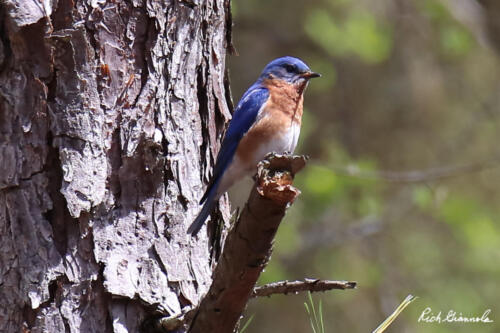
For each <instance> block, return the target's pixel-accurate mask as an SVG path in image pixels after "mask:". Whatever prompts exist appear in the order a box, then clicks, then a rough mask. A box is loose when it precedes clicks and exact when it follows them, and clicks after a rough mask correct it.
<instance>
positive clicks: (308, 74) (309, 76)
mask: <svg viewBox="0 0 500 333" xmlns="http://www.w3.org/2000/svg"><path fill="white" fill-rule="evenodd" d="M300 76H301V77H303V78H305V79H308V80H309V79H312V78H315V77H320V76H321V74H319V73H315V72H311V71H309V72H305V73H302V74H300Z"/></svg>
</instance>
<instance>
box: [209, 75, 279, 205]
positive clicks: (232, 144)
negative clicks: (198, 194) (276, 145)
mask: <svg viewBox="0 0 500 333" xmlns="http://www.w3.org/2000/svg"><path fill="white" fill-rule="evenodd" d="M268 98H269V90H267V88H265V87H264V86H263V85H262V84H261V83H260V80H259V81H257V82H256V83H254V84H253V85H252V86H251V87H250V88H249V89H248V90H247V91H246V92H245V94H243V97H242V98H241V100H240V102H239V103H238V105H237V106H236V109H235V111H234V115H233V119H231V122H230V123H229V127H228V129H227V131H226V134H225V137H224V140H223V141H222V146H221V149H220V151H219V154H218V156H217V162H216V164H215V168H214V174H213V176H212V181H211V182H210V184H209V185H208V187H207V190H206V191H205V194H204V195H203V197H202V198H201V200H200V203H203V202H204V201H205V200H206V199H207V198H208V197H209V196H210V195H211V193H210V192H211V191H212V190H213V191H212V192H215V191H216V189H215V188H216V187H217V184H218V182H219V181H220V178H221V177H222V175H223V174H224V171H226V169H227V168H228V166H229V164H230V163H231V161H232V159H233V158H234V155H235V153H236V148H237V147H238V144H239V142H240V141H241V138H242V137H243V135H244V134H245V133H246V132H247V131H248V130H249V129H250V127H252V125H253V123H254V122H255V119H256V118H257V114H258V113H259V110H260V108H261V107H262V105H263V104H264V103H265V102H266V101H267V99H268ZM214 194H215V193H214Z"/></svg>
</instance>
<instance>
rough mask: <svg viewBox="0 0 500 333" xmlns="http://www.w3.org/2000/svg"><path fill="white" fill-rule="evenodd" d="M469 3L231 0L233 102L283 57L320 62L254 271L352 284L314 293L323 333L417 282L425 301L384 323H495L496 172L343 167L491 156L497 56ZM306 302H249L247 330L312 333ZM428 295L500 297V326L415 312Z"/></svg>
mask: <svg viewBox="0 0 500 333" xmlns="http://www.w3.org/2000/svg"><path fill="white" fill-rule="evenodd" d="M465 2H467V1H465ZM470 2H471V3H473V4H476V5H477V6H479V5H478V3H476V2H474V1H470ZM460 3H462V4H463V3H464V2H463V1H461V2H458V1H445V0H443V1H440V0H400V1H389V0H383V1H382V0H381V1H370V0H359V1H355V0H311V1H285V0H281V1H280V0H253V1H249V0H233V1H232V6H233V15H234V21H235V26H234V31H233V32H234V42H235V46H236V48H237V50H238V51H239V54H240V55H239V56H238V57H230V58H229V65H230V69H231V74H232V75H231V79H232V87H233V95H234V98H235V99H238V98H239V97H240V96H241V95H242V93H243V92H244V90H245V89H246V88H247V87H248V86H249V85H250V84H251V83H252V82H253V81H254V80H255V78H256V77H257V76H258V75H259V73H260V71H261V70H262V68H263V67H264V66H265V64H266V63H267V62H268V61H270V60H272V59H273V58H276V57H279V56H283V55H293V56H297V57H300V58H302V59H304V60H305V61H306V62H307V63H308V64H309V65H310V67H311V68H312V69H313V70H315V71H318V72H321V73H322V74H323V77H322V78H320V79H315V80H314V81H312V82H311V84H310V86H309V88H308V91H307V92H306V97H305V108H306V112H305V115H304V121H303V129H302V134H301V139H300V146H299V148H298V153H304V154H308V155H310V156H311V161H310V163H309V164H308V166H307V167H306V169H305V170H304V171H303V172H302V173H300V174H299V175H298V177H297V179H296V185H297V187H299V188H300V189H301V190H302V195H301V196H300V198H299V200H298V201H297V202H296V203H295V204H294V205H293V207H292V208H291V209H290V210H289V213H288V214H287V217H286V219H285V220H284V222H283V224H282V226H281V227H280V230H279V234H278V236H277V241H276V246H275V251H274V255H273V257H272V260H271V263H270V265H269V266H268V268H267V270H266V272H265V273H264V274H263V276H262V278H261V281H260V282H261V283H266V282H272V281H277V280H283V279H300V278H304V277H311V278H313V277H314V278H323V279H339V280H355V281H358V289H357V290H351V291H333V292H328V293H325V294H322V295H321V296H316V297H321V298H322V300H323V314H324V320H325V327H326V331H327V332H371V331H372V330H373V329H374V328H375V327H376V326H377V325H378V324H379V323H380V322H382V321H383V319H384V318H385V317H386V316H387V315H389V314H390V313H391V312H392V311H393V309H394V308H395V307H396V306H397V305H398V304H399V303H400V302H401V301H402V300H403V299H404V298H405V297H406V295H408V294H414V295H417V296H418V297H419V299H417V300H416V301H415V302H414V303H412V304H411V305H410V306H409V307H408V308H407V309H406V310H405V312H404V313H403V314H402V315H401V316H400V317H399V318H398V319H397V320H396V322H395V323H394V324H393V325H392V326H391V328H390V329H389V330H388V332H426V333H427V332H428V333H437V332H439V333H446V332H481V333H487V332H499V331H500V324H499V323H500V300H499V296H500V283H499V282H500V265H499V263H500V219H499V210H500V209H499V203H500V186H499V185H500V168H498V167H496V164H494V163H493V164H492V165H490V167H488V168H484V170H482V171H480V172H467V171H464V172H461V173H458V174H457V175H455V177H450V178H446V179H439V180H429V181H422V182H416V183H400V182H388V181H387V180H384V179H377V178H375V179H371V178H366V177H357V176H347V175H346V171H351V172H354V173H355V174H361V175H362V174H364V173H366V172H369V173H373V172H376V171H394V172H398V171H409V170H427V169H433V168H439V167H447V166H456V165H469V164H476V163H479V164H481V163H483V162H485V161H490V160H494V159H497V160H498V157H499V149H498V144H499V141H500V134H499V129H500V128H499V126H500V53H499V52H498V51H497V52H496V51H495V46H494V45H492V44H491V41H490V40H489V39H488V35H487V34H486V32H485V31H484V30H485V29H486V28H487V27H486V26H485V24H484V22H481V21H480V20H479V21H477V18H476V21H471V22H469V21H470V20H469V21H467V20H464V19H462V18H461V16H460V15H457V13H460V11H459V9H461V8H460V6H461V4H460ZM457 6H458V7H457ZM457 9H458V10H457ZM466 9H467V8H466ZM466 13H467V11H466ZM498 20H499V21H500V16H499V17H498ZM469 23H470V24H469ZM499 50H500V48H499ZM479 168H481V166H480V167H479ZM238 191H239V192H241V193H244V194H238V193H236V194H234V195H235V196H236V197H237V196H238V195H242V196H246V195H247V191H246V189H243V190H242V189H241V188H239V189H237V192H238ZM304 300H305V296H304V295H298V296H275V297H272V298H269V299H257V300H253V301H252V302H251V304H250V306H249V308H248V310H247V314H255V318H254V320H253V322H252V323H251V325H250V326H249V327H248V328H247V330H246V332H309V331H310V327H309V319H308V317H307V314H306V313H305V311H304V308H303V302H304ZM426 307H431V308H432V310H433V312H435V313H437V312H439V311H442V312H443V316H444V315H445V313H446V312H448V311H449V310H455V311H457V312H458V313H460V312H461V313H463V314H464V315H479V316H480V315H481V314H482V313H483V312H484V311H485V310H487V309H491V310H492V312H491V314H490V318H491V319H493V320H494V321H495V322H494V323H492V324H449V323H442V324H426V323H419V322H418V317H419V316H420V313H421V312H422V311H423V310H424V309H425V308H426Z"/></svg>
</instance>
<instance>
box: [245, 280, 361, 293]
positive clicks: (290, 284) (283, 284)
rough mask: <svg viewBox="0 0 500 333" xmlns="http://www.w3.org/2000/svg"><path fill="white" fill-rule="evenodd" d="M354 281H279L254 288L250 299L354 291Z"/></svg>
mask: <svg viewBox="0 0 500 333" xmlns="http://www.w3.org/2000/svg"><path fill="white" fill-rule="evenodd" d="M356 284H357V283H356V282H354V281H330V280H318V279H304V281H280V282H274V283H269V284H265V285H263V286H260V287H256V288H255V289H254V290H253V293H252V297H261V296H271V295H274V294H285V295H286V294H289V293H298V292H301V291H310V292H318V291H327V290H332V289H341V290H345V289H354V288H356Z"/></svg>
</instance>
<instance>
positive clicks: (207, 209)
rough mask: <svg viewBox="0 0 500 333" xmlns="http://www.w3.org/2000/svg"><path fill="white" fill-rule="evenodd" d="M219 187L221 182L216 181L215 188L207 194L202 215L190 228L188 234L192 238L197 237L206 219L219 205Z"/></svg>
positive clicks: (212, 187) (200, 214) (199, 215)
mask: <svg viewBox="0 0 500 333" xmlns="http://www.w3.org/2000/svg"><path fill="white" fill-rule="evenodd" d="M218 185H219V181H216V182H215V183H214V184H213V186H211V188H210V189H209V190H208V191H207V193H205V195H204V196H203V197H204V200H205V199H206V201H205V204H204V205H203V208H202V209H201V211H200V213H199V214H198V216H197V217H196V219H195V220H194V222H193V223H191V225H190V226H189V228H188V230H187V233H188V234H191V236H196V234H197V233H198V231H200V229H201V227H202V226H203V223H205V221H206V219H207V218H208V215H210V213H212V211H213V210H214V207H215V205H216V204H217V201H218V200H217V199H219V198H218V196H217V187H218Z"/></svg>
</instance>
